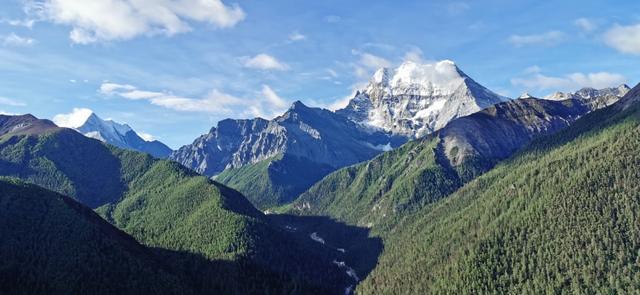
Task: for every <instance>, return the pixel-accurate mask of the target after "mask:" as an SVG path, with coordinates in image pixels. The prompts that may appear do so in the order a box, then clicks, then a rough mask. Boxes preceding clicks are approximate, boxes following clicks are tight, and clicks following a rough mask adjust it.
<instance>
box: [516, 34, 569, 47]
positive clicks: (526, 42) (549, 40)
mask: <svg viewBox="0 0 640 295" xmlns="http://www.w3.org/2000/svg"><path fill="white" fill-rule="evenodd" d="M565 39H566V34H565V33H563V32H560V31H549V32H546V33H541V34H532V35H511V36H510V37H509V39H508V41H509V43H511V44H512V45H513V46H516V47H522V46H530V45H543V46H554V45H557V44H559V43H560V42H562V41H564V40H565Z"/></svg>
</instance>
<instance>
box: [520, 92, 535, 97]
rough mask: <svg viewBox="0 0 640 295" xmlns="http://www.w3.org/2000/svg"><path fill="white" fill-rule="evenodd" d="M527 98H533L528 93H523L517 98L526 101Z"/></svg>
mask: <svg viewBox="0 0 640 295" xmlns="http://www.w3.org/2000/svg"><path fill="white" fill-rule="evenodd" d="M527 98H534V97H533V96H531V94H529V92H525V93H523V94H521V95H520V96H518V99H527Z"/></svg>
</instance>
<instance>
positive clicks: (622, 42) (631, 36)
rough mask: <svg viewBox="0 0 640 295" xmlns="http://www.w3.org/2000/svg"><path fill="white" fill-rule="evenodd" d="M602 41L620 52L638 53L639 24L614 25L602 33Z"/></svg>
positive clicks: (639, 45)
mask: <svg viewBox="0 0 640 295" xmlns="http://www.w3.org/2000/svg"><path fill="white" fill-rule="evenodd" d="M604 42H605V44H607V45H608V46H609V47H612V48H614V49H616V50H618V51H620V52H622V53H629V54H638V55H640V24H636V25H630V26H621V25H615V26H613V27H612V28H610V29H609V30H608V31H607V32H605V33H604Z"/></svg>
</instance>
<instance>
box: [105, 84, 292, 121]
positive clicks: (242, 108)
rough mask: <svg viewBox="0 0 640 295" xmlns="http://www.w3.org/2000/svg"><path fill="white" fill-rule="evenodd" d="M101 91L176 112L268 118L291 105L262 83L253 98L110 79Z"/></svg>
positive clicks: (213, 91)
mask: <svg viewBox="0 0 640 295" xmlns="http://www.w3.org/2000/svg"><path fill="white" fill-rule="evenodd" d="M99 91H100V93H102V94H104V95H107V96H116V97H121V98H125V99H128V100H138V101H148V102H149V103H151V104H152V105H156V106H160V107H163V108H166V109H171V110H175V111H180V112H194V113H207V114H215V115H231V114H236V115H241V116H258V117H267V118H269V117H273V116H275V115H278V114H279V113H280V112H282V111H283V110H284V109H285V108H286V107H287V105H288V102H287V101H286V100H285V99H283V98H281V97H280V96H279V95H278V94H277V93H276V92H275V91H274V90H273V89H272V88H271V87H270V86H268V85H263V87H262V90H261V91H260V92H257V93H256V94H255V97H254V98H243V97H238V96H234V95H231V94H228V93H224V92H222V91H219V90H217V89H213V90H211V91H209V92H208V93H207V94H206V95H205V96H204V97H201V98H192V97H184V96H178V95H175V94H173V93H171V92H167V91H149V90H143V89H138V88H137V87H135V86H132V85H129V84H116V83H110V82H106V83H103V84H102V85H101V86H100V90H99Z"/></svg>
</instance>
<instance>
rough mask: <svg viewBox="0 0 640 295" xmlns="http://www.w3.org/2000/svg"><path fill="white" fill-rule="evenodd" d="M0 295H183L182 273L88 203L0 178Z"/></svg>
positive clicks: (186, 289) (185, 286)
mask: <svg viewBox="0 0 640 295" xmlns="http://www.w3.org/2000/svg"><path fill="white" fill-rule="evenodd" d="M0 236H1V237H2V238H1V239H0V260H1V261H2V263H1V264H0V293H2V294H158V293H164V294H170V293H171V294H190V293H192V291H193V290H192V289H191V287H190V286H189V285H188V284H185V283H184V282H183V277H180V276H177V275H175V274H173V273H172V272H171V271H169V270H168V268H167V267H166V265H164V264H163V263H162V261H161V260H160V259H159V258H158V257H157V256H156V255H154V254H153V253H152V251H150V250H149V249H147V248H145V247H143V246H142V245H140V244H138V242H136V241H135V240H134V239H133V238H131V237H130V236H128V235H126V234H125V233H123V232H121V231H120V230H118V229H116V228H115V227H113V226H112V225H110V224H109V223H107V222H106V221H104V220H103V219H102V218H100V217H99V216H98V215H97V214H95V213H94V212H93V211H91V210H90V209H88V208H86V207H84V206H83V205H81V204H79V203H77V202H75V201H73V200H71V199H69V198H67V197H64V196H62V195H59V194H57V193H54V192H51V191H47V190H44V189H42V188H40V187H37V186H35V185H29V184H25V183H23V182H20V181H18V180H15V179H7V178H0Z"/></svg>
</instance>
